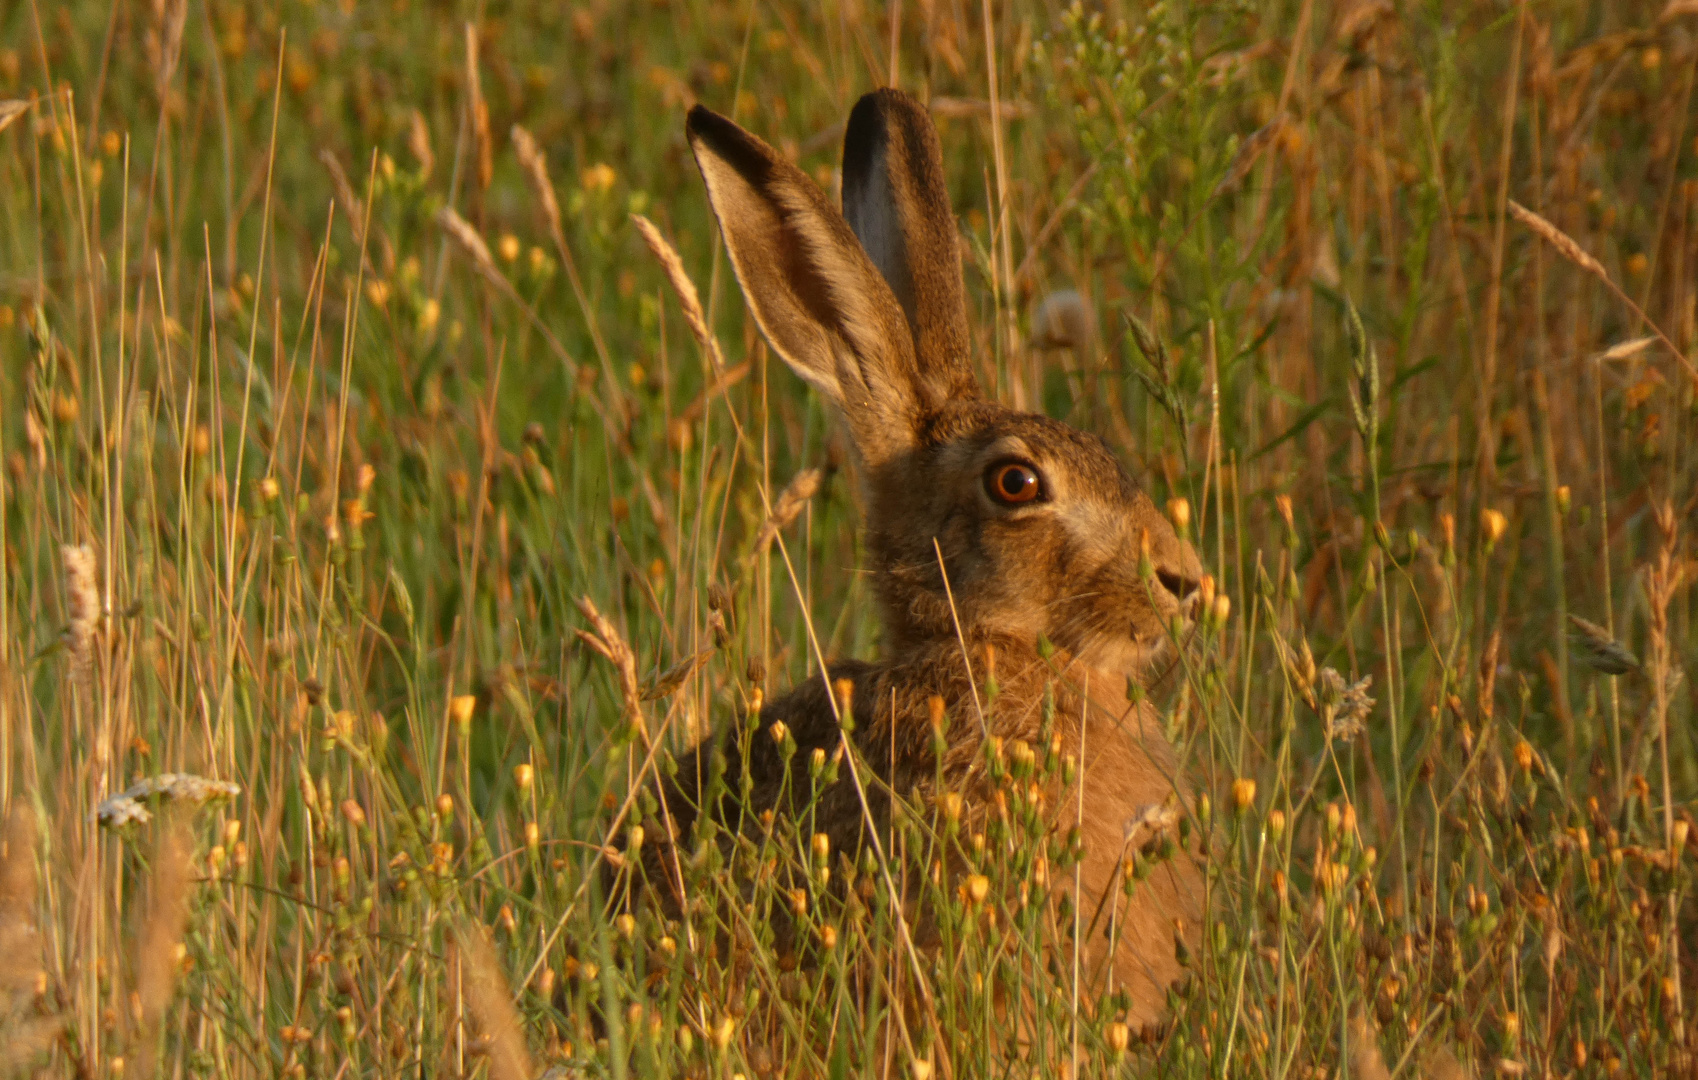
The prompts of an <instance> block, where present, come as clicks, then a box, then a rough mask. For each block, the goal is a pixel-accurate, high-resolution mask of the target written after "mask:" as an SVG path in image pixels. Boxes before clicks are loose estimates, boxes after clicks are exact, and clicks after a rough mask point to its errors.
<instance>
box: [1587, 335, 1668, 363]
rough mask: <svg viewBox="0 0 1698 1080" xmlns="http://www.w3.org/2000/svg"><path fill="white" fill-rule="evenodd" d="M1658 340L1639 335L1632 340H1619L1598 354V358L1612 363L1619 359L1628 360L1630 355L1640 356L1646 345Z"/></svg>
mask: <svg viewBox="0 0 1698 1080" xmlns="http://www.w3.org/2000/svg"><path fill="white" fill-rule="evenodd" d="M1656 340H1657V339H1656V338H1655V337H1639V338H1634V339H1632V340H1631V341H1618V342H1616V343H1615V344H1614V345H1611V346H1610V347H1609V348H1607V349H1605V350H1604V351H1603V352H1602V353H1600V354H1599V355H1598V359H1600V360H1603V361H1606V362H1610V363H1613V362H1614V361H1617V360H1626V359H1628V358H1630V357H1634V356H1638V355H1639V354H1640V353H1642V352H1644V351H1645V346H1647V345H1649V344H1651V343H1652V342H1654V341H1656Z"/></svg>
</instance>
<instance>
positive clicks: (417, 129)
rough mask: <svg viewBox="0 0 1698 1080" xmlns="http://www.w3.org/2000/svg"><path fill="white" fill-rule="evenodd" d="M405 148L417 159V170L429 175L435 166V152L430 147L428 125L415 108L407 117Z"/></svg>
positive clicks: (422, 114) (422, 115)
mask: <svg viewBox="0 0 1698 1080" xmlns="http://www.w3.org/2000/svg"><path fill="white" fill-rule="evenodd" d="M407 149H408V150H410V151H412V154H413V157H414V159H416V160H417V161H418V163H419V172H420V173H422V174H424V175H425V176H429V175H430V174H431V172H432V170H434V169H435V168H436V154H435V152H434V151H432V150H431V148H430V127H429V126H428V125H427V124H426V123H425V118H424V113H422V112H419V110H417V109H414V110H413V114H412V115H411V116H409V117H408V118H407Z"/></svg>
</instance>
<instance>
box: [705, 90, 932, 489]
mask: <svg viewBox="0 0 1698 1080" xmlns="http://www.w3.org/2000/svg"><path fill="white" fill-rule="evenodd" d="M686 130H687V132H688V134H689V139H690V147H691V149H692V150H693V151H694V153H695V156H696V164H697V166H698V167H699V168H700V169H701V172H702V179H703V181H704V182H705V183H706V184H707V191H708V202H709V203H710V204H711V205H712V207H713V212H714V216H715V217H716V218H717V219H718V221H719V228H720V232H721V234H722V235H723V236H724V238H725V246H726V250H727V251H728V252H729V253H730V255H731V265H732V269H733V270H734V271H735V272H736V275H737V280H738V283H739V284H740V285H742V288H743V296H744V298H745V300H746V301H747V302H748V305H749V310H750V312H751V313H752V314H753V315H754V317H755V321H756V322H757V323H758V324H759V325H760V328H761V331H762V333H764V334H765V335H766V337H767V340H768V341H770V342H771V343H772V347H773V349H774V350H775V351H776V352H777V353H778V354H779V356H780V357H781V358H782V359H783V360H784V361H785V363H787V364H789V366H790V367H791V369H792V370H794V371H795V372H796V373H797V374H798V375H800V376H801V377H802V378H803V379H805V380H806V381H807V382H808V383H810V384H811V385H813V386H814V387H815V388H817V389H818V390H819V391H820V392H821V393H823V394H824V395H825V396H826V397H827V398H828V399H830V400H831V401H832V402H833V403H834V404H836V405H837V406H838V407H839V408H840V409H841V410H842V412H843V415H844V418H845V420H846V421H847V424H848V427H849V432H850V437H851V438H852V439H853V441H854V443H855V446H856V449H857V451H858V452H859V453H860V455H861V457H862V459H863V460H864V461H866V462H867V463H868V464H869V465H870V466H875V467H876V466H878V465H880V464H883V463H884V462H887V461H889V460H891V459H893V458H894V457H895V456H897V455H899V454H901V453H903V452H904V451H906V450H908V449H910V448H911V447H912V446H913V445H914V444H915V442H916V441H917V439H918V437H919V432H920V429H921V425H922V423H923V422H924V418H925V415H926V414H927V412H929V411H930V408H931V406H932V403H931V402H930V401H929V400H927V399H928V397H929V395H927V394H925V393H923V392H922V386H921V380H920V376H919V370H918V368H917V365H916V362H915V356H914V340H913V336H912V333H911V332H910V330H909V325H908V321H907V319H906V318H905V317H904V314H903V310H902V308H901V306H900V305H899V304H898V303H897V301H896V298H895V296H894V295H892V293H891V289H890V286H889V285H888V284H886V282H885V279H884V277H883V276H882V275H881V274H880V273H879V271H878V269H877V268H876V267H875V266H874V265H873V263H872V261H871V260H870V259H868V257H867V253H866V252H865V251H864V250H863V249H862V247H861V244H860V242H859V241H858V240H856V238H855V234H854V232H853V231H852V230H851V229H850V227H849V225H848V223H847V222H846V221H844V219H843V215H842V214H841V213H839V212H838V210H837V209H836V208H835V207H833V206H832V205H831V203H830V201H829V200H828V199H827V198H826V196H825V194H824V193H823V192H821V191H820V189H819V188H818V187H817V186H816V185H815V184H814V182H813V181H812V180H810V179H809V178H808V177H807V176H806V175H805V174H804V173H803V172H802V171H801V170H800V169H798V168H796V166H794V165H792V164H790V163H789V162H788V161H785V160H784V159H783V158H782V157H780V156H779V155H778V153H777V152H776V151H774V150H773V149H772V147H770V146H768V145H767V144H766V143H764V142H762V141H761V140H760V139H758V138H756V137H755V136H754V135H751V134H750V133H749V132H747V131H744V130H743V129H742V128H740V127H738V126H737V125H736V124H735V123H733V122H732V121H730V120H728V119H726V118H725V117H723V116H720V115H719V114H717V113H715V112H712V111H711V110H709V109H706V108H703V107H702V106H699V105H698V106H696V107H695V108H694V109H691V110H690V115H689V119H688V121H687V123H686Z"/></svg>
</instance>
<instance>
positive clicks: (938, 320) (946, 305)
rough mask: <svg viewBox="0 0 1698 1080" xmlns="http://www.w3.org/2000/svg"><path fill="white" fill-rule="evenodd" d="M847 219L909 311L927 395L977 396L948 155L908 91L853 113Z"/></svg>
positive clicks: (847, 137) (876, 97)
mask: <svg viewBox="0 0 1698 1080" xmlns="http://www.w3.org/2000/svg"><path fill="white" fill-rule="evenodd" d="M843 216H844V218H845V219H847V220H848V222H849V226H850V228H852V229H854V231H855V235H856V236H857V237H858V238H859V239H860V241H861V246H862V247H863V248H864V249H865V250H866V252H867V255H868V257H869V258H871V259H872V262H873V265H875V266H877V267H878V270H879V273H880V275H882V276H883V278H884V280H885V281H886V283H888V284H889V285H890V289H891V292H892V293H894V294H895V296H896V301H897V303H899V304H900V305H901V306H902V312H903V315H904V316H905V317H906V319H907V321H908V326H909V329H910V331H911V332H912V334H913V337H914V346H915V348H914V351H915V359H916V362H917V363H918V365H919V370H920V375H921V378H922V379H923V380H924V382H925V384H926V386H925V388H926V390H927V392H928V394H929V395H931V396H932V397H934V398H937V399H939V400H942V399H948V398H972V397H976V396H977V395H978V384H977V381H976V380H975V379H974V377H973V371H972V365H971V362H970V359H969V348H970V341H971V337H970V335H969V333H968V325H967V289H966V284H965V281H964V279H963V277H962V273H961V247H960V242H959V239H958V235H957V231H956V226H955V214H954V211H953V209H952V208H951V207H950V204H949V190H948V187H947V185H946V184H945V182H944V174H943V149H942V146H941V145H940V144H939V142H938V137H937V128H936V127H935V126H934V125H933V124H932V119H931V115H930V114H929V113H928V112H927V111H926V107H925V106H924V105H922V104H920V103H919V102H918V101H916V100H915V99H914V98H912V97H909V96H908V95H907V94H904V93H902V92H901V91H900V90H894V89H890V88H885V89H882V90H875V91H873V92H872V93H870V94H867V95H866V96H864V97H862V98H861V100H860V101H858V102H856V103H855V108H854V109H853V110H852V111H851V112H850V113H849V124H848V128H847V130H846V131H845V132H844V136H843Z"/></svg>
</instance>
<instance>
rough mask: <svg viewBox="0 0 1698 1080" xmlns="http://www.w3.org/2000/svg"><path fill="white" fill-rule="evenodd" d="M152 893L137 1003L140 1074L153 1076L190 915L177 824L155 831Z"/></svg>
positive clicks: (139, 948) (139, 955)
mask: <svg viewBox="0 0 1698 1080" xmlns="http://www.w3.org/2000/svg"><path fill="white" fill-rule="evenodd" d="M151 885H152V895H151V896H150V897H149V899H148V907H147V918H146V921H145V922H144V923H143V924H142V929H141V936H140V937H139V938H137V939H136V955H135V971H136V1000H137V1002H138V1004H139V1005H140V1017H139V1019H140V1024H141V1034H140V1045H141V1051H142V1052H141V1055H140V1056H141V1058H142V1063H143V1068H142V1071H141V1072H140V1073H139V1074H138V1075H142V1076H148V1075H151V1074H152V1072H151V1069H150V1068H148V1067H147V1058H148V1055H149V1054H150V1052H151V1050H152V1048H153V1045H154V1041H155V1039H156V1037H157V1034H158V1031H159V1024H160V1021H161V1020H162V1019H163V1018H164V1016H165V1009H166V1007H167V1006H168V1005H170V1004H171V992H172V989H173V988H174V987H175V985H176V982H177V971H178V967H179V964H180V960H179V952H178V950H179V947H180V946H181V945H182V941H183V930H184V928H185V926H186V925H187V924H188V918H189V905H188V894H189V843H188V837H187V836H185V835H184V832H183V828H182V826H181V825H180V824H178V823H176V822H171V823H168V824H166V825H164V826H163V827H162V828H161V829H160V830H159V843H158V844H157V845H156V847H155V849H154V855H153V880H152V882H151Z"/></svg>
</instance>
